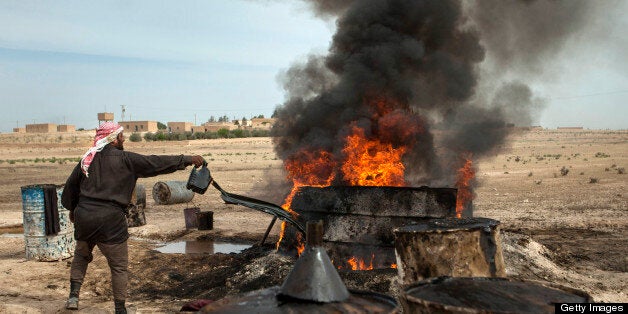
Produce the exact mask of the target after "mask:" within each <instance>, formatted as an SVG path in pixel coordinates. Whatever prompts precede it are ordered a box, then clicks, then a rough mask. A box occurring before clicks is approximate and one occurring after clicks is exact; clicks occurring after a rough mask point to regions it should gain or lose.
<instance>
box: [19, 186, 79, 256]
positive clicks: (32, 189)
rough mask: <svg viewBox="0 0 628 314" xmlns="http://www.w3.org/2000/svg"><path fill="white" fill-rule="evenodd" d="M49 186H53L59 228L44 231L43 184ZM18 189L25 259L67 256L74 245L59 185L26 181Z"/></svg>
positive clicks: (71, 253)
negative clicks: (53, 231)
mask: <svg viewBox="0 0 628 314" xmlns="http://www.w3.org/2000/svg"><path fill="white" fill-rule="evenodd" d="M51 186H52V187H55V188H56V190H57V199H58V202H57V208H58V211H59V227H60V231H59V233H57V234H54V235H46V228H45V218H44V211H45V201H44V188H47V187H51ZM21 190H22V212H23V224H24V242H25V244H26V259H36V260H39V261H57V260H61V259H64V258H69V257H71V256H72V255H73V253H74V247H75V245H76V242H75V241H74V226H73V225H72V223H71V222H70V211H69V210H67V209H66V208H64V207H63V205H61V192H63V189H62V186H56V185H52V184H45V185H29V186H23V187H21Z"/></svg>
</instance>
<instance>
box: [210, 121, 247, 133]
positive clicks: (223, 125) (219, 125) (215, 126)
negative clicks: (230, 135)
mask: <svg viewBox="0 0 628 314" xmlns="http://www.w3.org/2000/svg"><path fill="white" fill-rule="evenodd" d="M203 126H204V127H205V132H216V131H218V130H220V129H227V130H230V131H231V130H236V129H238V125H237V124H234V123H232V122H205V123H203Z"/></svg>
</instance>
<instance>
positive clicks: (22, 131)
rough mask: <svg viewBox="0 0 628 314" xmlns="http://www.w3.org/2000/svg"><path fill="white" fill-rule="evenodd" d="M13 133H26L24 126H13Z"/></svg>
mask: <svg viewBox="0 0 628 314" xmlns="http://www.w3.org/2000/svg"><path fill="white" fill-rule="evenodd" d="M13 133H26V128H13Z"/></svg>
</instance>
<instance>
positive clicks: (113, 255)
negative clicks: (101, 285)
mask: <svg viewBox="0 0 628 314" xmlns="http://www.w3.org/2000/svg"><path fill="white" fill-rule="evenodd" d="M94 246H98V249H99V250H100V252H101V253H102V254H103V255H104V256H105V257H106V258H107V263H108V264H109V269H111V288H112V290H113V298H114V300H120V301H123V300H126V293H127V292H126V286H127V282H128V278H129V274H128V271H127V268H128V265H129V247H128V243H127V241H124V242H122V243H117V244H105V243H90V242H85V241H76V248H75V249H74V258H73V259H72V266H71V267H70V281H76V282H80V283H83V279H84V278H85V273H86V272H87V265H88V264H89V263H90V262H91V261H92V259H93V258H94V256H93V255H92V250H93V249H94Z"/></svg>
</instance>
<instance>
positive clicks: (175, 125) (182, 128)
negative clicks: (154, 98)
mask: <svg viewBox="0 0 628 314" xmlns="http://www.w3.org/2000/svg"><path fill="white" fill-rule="evenodd" d="M168 131H169V132H171V133H184V132H192V122H168Z"/></svg>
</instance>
